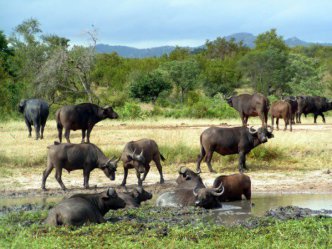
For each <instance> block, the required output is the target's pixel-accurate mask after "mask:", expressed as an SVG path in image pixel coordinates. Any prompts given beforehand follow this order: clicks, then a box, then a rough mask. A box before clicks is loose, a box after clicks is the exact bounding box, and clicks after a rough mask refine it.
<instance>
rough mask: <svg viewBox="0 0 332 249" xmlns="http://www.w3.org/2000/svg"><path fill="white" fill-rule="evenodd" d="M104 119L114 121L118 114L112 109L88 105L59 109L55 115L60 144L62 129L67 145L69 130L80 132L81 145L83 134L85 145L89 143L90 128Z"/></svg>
mask: <svg viewBox="0 0 332 249" xmlns="http://www.w3.org/2000/svg"><path fill="white" fill-rule="evenodd" d="M106 118H110V119H116V118H118V114H117V113H116V112H115V111H114V110H113V108H112V107H105V108H102V107H100V106H97V105H95V104H90V103H83V104H79V105H68V106H63V107H61V108H60V109H59V110H57V112H56V114H55V119H56V123H57V129H58V136H59V141H60V143H61V142H62V130H63V128H65V138H66V140H67V143H70V140H69V135H70V130H74V131H76V130H82V143H84V139H85V134H86V138H87V143H90V133H91V131H92V128H93V127H94V126H95V124H96V123H98V122H99V121H101V120H104V119H106Z"/></svg>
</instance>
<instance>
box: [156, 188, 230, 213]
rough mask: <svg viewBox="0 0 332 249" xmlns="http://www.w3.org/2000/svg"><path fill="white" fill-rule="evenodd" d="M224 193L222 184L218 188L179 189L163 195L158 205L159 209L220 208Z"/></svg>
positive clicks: (158, 200)
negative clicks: (219, 198)
mask: <svg viewBox="0 0 332 249" xmlns="http://www.w3.org/2000/svg"><path fill="white" fill-rule="evenodd" d="M223 192H224V188H223V186H222V184H220V186H218V187H217V188H205V187H204V188H198V187H196V188H194V189H190V188H177V189H175V190H174V191H172V192H165V193H163V194H161V195H160V196H159V197H158V199H157V201H156V205H157V206H159V207H185V206H197V207H203V208H206V209H210V208H220V207H221V203H220V201H219V200H218V197H219V196H221V195H222V194H223Z"/></svg>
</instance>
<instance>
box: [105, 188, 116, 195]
mask: <svg viewBox="0 0 332 249" xmlns="http://www.w3.org/2000/svg"><path fill="white" fill-rule="evenodd" d="M114 194H115V190H114V188H109V189H108V191H107V195H108V196H112V195H114Z"/></svg>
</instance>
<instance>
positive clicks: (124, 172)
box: [121, 168, 128, 186]
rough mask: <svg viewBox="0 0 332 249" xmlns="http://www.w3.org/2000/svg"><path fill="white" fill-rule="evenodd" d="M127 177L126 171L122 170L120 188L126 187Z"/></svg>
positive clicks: (125, 169)
mask: <svg viewBox="0 0 332 249" xmlns="http://www.w3.org/2000/svg"><path fill="white" fill-rule="evenodd" d="M127 176H128V169H127V168H124V170H123V180H122V183H121V186H126V181H127Z"/></svg>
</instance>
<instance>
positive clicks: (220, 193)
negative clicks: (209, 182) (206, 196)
mask: <svg viewBox="0 0 332 249" xmlns="http://www.w3.org/2000/svg"><path fill="white" fill-rule="evenodd" d="M221 189H222V191H221V192H217V191H220V190H221ZM224 191H225V188H224V186H223V185H222V183H220V185H219V187H218V188H213V189H212V191H211V193H212V194H213V195H214V196H221V195H222V194H223V193H224Z"/></svg>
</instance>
